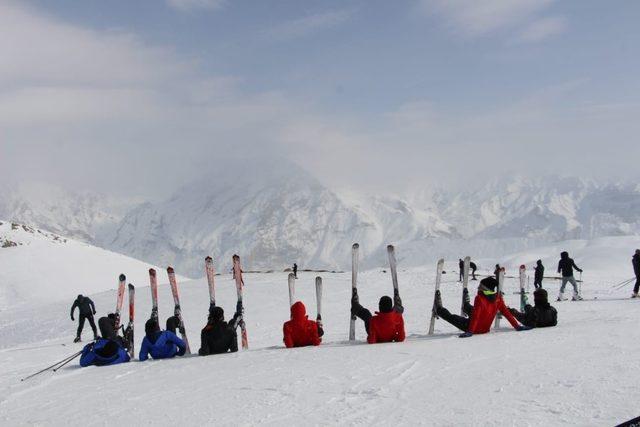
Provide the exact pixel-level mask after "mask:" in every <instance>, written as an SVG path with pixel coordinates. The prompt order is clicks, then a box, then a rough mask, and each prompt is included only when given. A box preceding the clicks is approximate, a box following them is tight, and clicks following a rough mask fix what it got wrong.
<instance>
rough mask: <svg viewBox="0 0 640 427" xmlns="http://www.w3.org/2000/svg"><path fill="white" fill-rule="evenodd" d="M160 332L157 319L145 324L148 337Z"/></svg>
mask: <svg viewBox="0 0 640 427" xmlns="http://www.w3.org/2000/svg"><path fill="white" fill-rule="evenodd" d="M159 330H160V325H158V321H157V320H155V319H149V320H147V323H145V324H144V333H145V335H147V336H150V335H153V334H155V333H156V332H158V331H159Z"/></svg>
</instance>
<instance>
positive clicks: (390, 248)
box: [387, 245, 395, 252]
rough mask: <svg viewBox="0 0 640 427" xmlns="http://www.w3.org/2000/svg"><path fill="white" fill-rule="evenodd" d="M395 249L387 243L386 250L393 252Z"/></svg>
mask: <svg viewBox="0 0 640 427" xmlns="http://www.w3.org/2000/svg"><path fill="white" fill-rule="evenodd" d="M394 250H395V248H394V247H393V245H387V252H393V251H394Z"/></svg>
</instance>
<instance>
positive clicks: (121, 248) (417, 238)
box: [0, 161, 640, 277]
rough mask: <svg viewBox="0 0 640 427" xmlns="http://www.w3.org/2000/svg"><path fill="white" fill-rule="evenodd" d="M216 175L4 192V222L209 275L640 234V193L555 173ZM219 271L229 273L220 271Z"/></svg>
mask: <svg viewBox="0 0 640 427" xmlns="http://www.w3.org/2000/svg"><path fill="white" fill-rule="evenodd" d="M242 166H243V167H242V168H238V167H237V166H236V165H233V164H226V165H216V168H215V169H213V170H212V171H211V172H209V173H208V174H207V175H206V176H204V177H203V178H202V179H200V180H198V181H194V182H192V183H190V184H187V185H185V186H183V187H182V188H180V189H178V190H177V191H175V192H174V193H173V194H172V195H171V196H170V197H168V198H167V199H166V200H163V201H159V202H144V203H137V202H132V201H130V200H117V199H115V198H105V197H102V196H99V195H96V194H91V193H82V194H78V193H73V192H69V191H64V190H62V189H59V188H56V187H52V186H49V185H47V186H44V187H43V186H35V185H21V186H18V187H10V188H7V187H5V188H3V189H2V190H1V191H2V193H1V194H0V218H4V219H6V220H13V221H17V222H20V223H26V224H30V225H34V226H37V227H39V228H42V229H45V230H49V231H53V232H55V233H58V234H60V235H63V236H68V237H72V238H76V239H79V240H82V241H84V242H87V243H91V244H94V245H97V246H101V247H104V248H107V249H109V250H113V251H115V252H119V253H123V254H126V255H129V256H132V257H135V258H138V259H141V260H144V261H147V262H149V263H152V264H156V265H168V264H172V265H175V266H177V268H178V269H179V271H180V272H181V273H182V274H184V275H187V276H192V277H199V276H201V275H202V272H201V270H202V259H203V258H204V256H206V255H208V254H210V255H212V256H214V258H216V259H219V260H220V261H219V265H221V266H222V265H225V260H227V259H230V258H231V255H232V254H233V253H239V254H241V255H242V256H243V259H244V264H245V268H247V269H278V270H279V269H282V268H284V267H286V266H289V265H290V264H292V263H293V262H294V261H296V262H298V264H299V265H300V267H302V268H328V269H341V268H345V267H347V266H348V265H349V262H350V261H349V248H350V245H351V243H353V242H356V241H357V242H360V244H361V248H362V252H363V263H364V266H365V267H366V266H372V265H377V264H379V263H382V262H383V260H384V257H385V252H384V250H383V248H384V246H385V245H386V244H388V243H394V244H396V245H398V256H399V259H400V261H402V262H403V263H405V265H421V264H424V263H425V262H427V261H428V260H429V259H430V258H435V257H436V256H441V255H445V256H448V257H456V258H457V257H458V256H461V255H462V253H463V252H464V253H470V254H472V255H474V256H476V257H483V258H487V257H499V256H501V255H504V254H506V253H512V252H514V251H518V250H523V249H526V248H529V247H533V246H537V245H541V244H545V243H550V242H554V241H560V240H567V239H591V238H595V237H602V236H620V235H637V234H640V186H639V185H637V184H628V183H617V184H613V183H600V182H596V181H592V180H582V179H578V178H559V177H541V178H535V179H530V178H524V177H518V176H515V177H502V178H497V179H494V180H493V181H491V182H489V183H483V184H481V185H478V186H477V187H476V188H469V189H467V190H466V191H463V192H451V191H445V190H428V191H427V190H424V191H421V192H414V193H412V194H405V195H403V196H386V195H385V196H383V195H369V194H364V193H358V192H353V191H337V190H334V189H330V188H328V187H326V186H324V185H323V184H322V183H320V182H319V181H318V180H316V179H315V178H314V177H313V176H311V175H310V174H309V173H307V172H306V171H304V170H303V169H301V168H300V167H298V166H296V165H293V164H291V163H287V162H283V161H277V162H276V161H260V162H257V161H255V162H251V161H250V162H248V163H246V164H243V165H242ZM221 268H222V267H221Z"/></svg>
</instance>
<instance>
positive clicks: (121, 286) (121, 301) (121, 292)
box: [113, 274, 127, 334]
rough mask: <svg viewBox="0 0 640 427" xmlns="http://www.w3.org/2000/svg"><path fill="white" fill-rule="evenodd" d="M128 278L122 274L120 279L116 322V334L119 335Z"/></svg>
mask: <svg viewBox="0 0 640 427" xmlns="http://www.w3.org/2000/svg"><path fill="white" fill-rule="evenodd" d="M126 281H127V277H126V276H125V275H124V274H121V275H120V277H118V298H117V300H116V313H115V314H116V320H115V326H114V328H113V329H114V330H115V333H116V334H117V333H118V329H120V313H122V306H123V305H124V287H125V285H126Z"/></svg>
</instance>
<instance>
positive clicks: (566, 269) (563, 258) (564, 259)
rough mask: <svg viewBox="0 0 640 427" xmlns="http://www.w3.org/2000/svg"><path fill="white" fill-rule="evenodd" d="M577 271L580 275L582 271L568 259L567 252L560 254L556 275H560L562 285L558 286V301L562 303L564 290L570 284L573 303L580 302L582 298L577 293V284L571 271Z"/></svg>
mask: <svg viewBox="0 0 640 427" xmlns="http://www.w3.org/2000/svg"><path fill="white" fill-rule="evenodd" d="M574 268H575V269H576V270H578V271H579V272H580V273H582V269H580V267H578V266H577V265H576V263H575V262H573V259H571V258H569V252H566V251H564V252H562V253H561V254H560V261H559V262H558V273H562V285H561V286H560V294H559V295H558V301H564V300H565V298H564V296H563V294H564V288H565V287H566V286H567V282H570V283H571V285H573V298H572V300H573V301H577V300H581V299H582V296H581V295H580V292H579V291H578V283H577V282H576V279H574V277H573V269H574Z"/></svg>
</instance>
